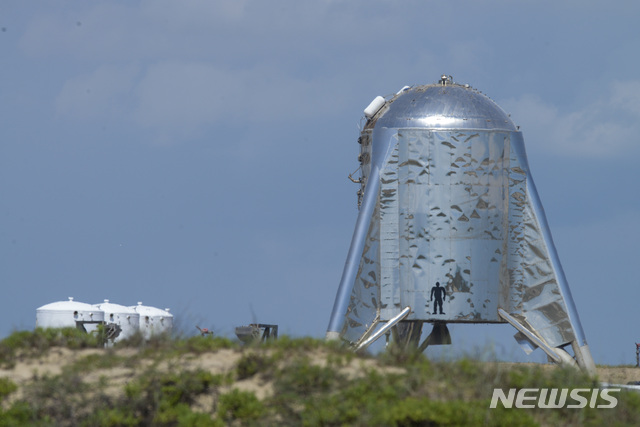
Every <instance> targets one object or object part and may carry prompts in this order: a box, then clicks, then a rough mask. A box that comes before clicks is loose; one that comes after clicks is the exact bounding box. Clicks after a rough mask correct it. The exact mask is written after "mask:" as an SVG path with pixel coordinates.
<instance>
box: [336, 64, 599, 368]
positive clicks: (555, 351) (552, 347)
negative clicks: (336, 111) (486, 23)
mask: <svg viewBox="0 0 640 427" xmlns="http://www.w3.org/2000/svg"><path fill="white" fill-rule="evenodd" d="M365 118H366V124H365V126H364V128H363V130H362V132H361V134H360V137H359V139H358V142H359V144H360V156H359V161H360V177H359V179H357V180H356V179H353V178H352V180H354V181H356V182H358V183H359V184H360V186H361V188H360V190H359V191H358V206H359V209H360V212H359V215H358V219H357V222H356V227H355V231H354V234H353V238H352V241H351V247H350V249H349V253H348V256H347V260H346V263H345V267H344V272H343V275H342V279H341V281H340V286H339V288H338V293H337V295H336V300H335V304H334V307H333V312H332V313H331V319H330V322H329V327H328V330H327V338H328V339H337V338H342V339H343V340H346V341H348V342H350V343H352V344H353V345H354V346H356V347H358V348H363V347H366V346H368V345H369V344H370V343H371V342H373V341H374V340H376V339H377V338H379V337H380V336H382V335H383V334H385V333H391V332H392V333H393V336H394V338H395V339H396V340H397V341H400V342H402V343H403V344H404V345H411V344H413V345H416V346H419V348H421V349H424V348H426V347H427V346H428V345H430V344H446V343H449V342H450V337H449V334H448V330H447V327H446V324H447V323H510V324H511V325H512V326H514V328H516V330H517V333H516V339H517V340H518V342H519V343H520V344H521V345H523V347H525V349H526V351H527V352H529V351H532V350H533V349H535V348H541V349H542V350H543V351H544V352H545V353H546V354H547V355H548V357H549V358H550V359H551V360H554V361H556V362H558V363H566V364H577V365H579V366H580V367H582V368H583V369H585V370H587V371H589V372H595V365H594V362H593V359H592V357H591V353H590V351H589V347H588V346H587V342H586V339H585V335H584V332H583V330H582V326H581V324H580V319H579V317H578V312H577V310H576V308H575V305H574V303H573V299H572V297H571V292H570V290H569V285H568V283H567V280H566V278H565V275H564V273H563V271H562V266H561V265H560V261H559V259H558V255H557V253H556V249H555V247H554V244H553V240H552V238H551V233H550V231H549V226H548V224H547V220H546V218H545V214H544V210H543V208H542V204H541V203H540V198H539V197H538V193H537V191H536V187H535V185H534V182H533V178H532V176H531V172H530V170H529V165H528V162H527V155H526V152H525V147H524V140H523V137H522V133H521V132H520V131H519V130H518V127H517V126H516V125H515V124H514V123H513V121H512V120H511V119H510V117H509V116H508V115H507V114H506V113H505V112H504V111H503V110H502V109H501V108H500V107H499V106H498V105H497V104H495V103H494V102H493V101H492V100H491V99H489V98H488V97H487V96H485V95H483V94H482V93H480V92H479V91H477V90H475V89H473V88H471V87H470V86H469V85H460V84H457V83H454V82H453V80H452V78H451V77H450V76H442V77H441V79H440V80H439V81H438V82H437V83H436V84H431V85H424V86H414V87H408V86H406V87H404V88H403V89H402V90H400V91H399V92H398V93H397V94H395V95H394V96H392V97H388V98H387V99H385V98H382V97H377V98H376V99H375V100H374V101H373V102H372V103H371V104H370V105H369V106H368V107H367V109H365ZM424 323H431V324H433V326H434V327H433V331H432V332H431V334H430V335H429V336H427V338H426V339H425V340H424V341H423V342H422V343H420V337H421V333H422V326H423V324H424ZM527 349H528V350H527ZM567 350H570V351H571V353H573V354H571V353H570V352H569V351H567Z"/></svg>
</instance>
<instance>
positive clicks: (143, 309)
mask: <svg viewBox="0 0 640 427" xmlns="http://www.w3.org/2000/svg"><path fill="white" fill-rule="evenodd" d="M131 308H132V309H134V310H135V311H136V313H138V314H139V315H140V316H149V317H173V314H171V313H169V309H168V308H166V309H164V310H161V309H159V308H156V307H150V306H147V305H142V303H141V302H139V303H138V305H135V306H133V307H131Z"/></svg>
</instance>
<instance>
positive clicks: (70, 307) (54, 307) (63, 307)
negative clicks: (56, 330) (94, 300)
mask: <svg viewBox="0 0 640 427" xmlns="http://www.w3.org/2000/svg"><path fill="white" fill-rule="evenodd" d="M36 311H95V312H99V311H101V310H100V309H99V308H97V307H95V306H93V305H91V304H86V303H84V302H79V301H74V300H73V298H72V297H69V300H68V301H58V302H52V303H50V304H46V305H43V306H42V307H40V308H38V309H36Z"/></svg>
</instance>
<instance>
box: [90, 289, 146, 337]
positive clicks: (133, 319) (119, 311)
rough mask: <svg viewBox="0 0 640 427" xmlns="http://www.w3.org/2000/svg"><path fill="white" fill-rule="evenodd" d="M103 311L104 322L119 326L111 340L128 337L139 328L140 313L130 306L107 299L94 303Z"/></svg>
mask: <svg viewBox="0 0 640 427" xmlns="http://www.w3.org/2000/svg"><path fill="white" fill-rule="evenodd" d="M95 306H96V307H97V308H98V309H100V310H102V311H103V312H104V322H105V323H106V324H107V325H109V324H116V325H118V326H120V332H119V333H118V335H117V336H116V337H115V338H114V339H113V342H118V341H120V340H123V339H126V338H129V337H131V336H133V335H134V334H135V333H136V332H138V330H139V329H140V315H139V314H138V313H137V312H136V311H135V310H134V309H133V308H131V307H126V306H124V305H120V304H113V303H110V302H109V300H108V299H106V300H104V302H103V303H100V304H96V305H95Z"/></svg>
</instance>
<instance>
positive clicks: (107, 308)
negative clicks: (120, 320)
mask: <svg viewBox="0 0 640 427" xmlns="http://www.w3.org/2000/svg"><path fill="white" fill-rule="evenodd" d="M94 306H95V307H98V308H99V309H100V310H102V311H104V312H105V313H118V314H134V315H137V314H138V313H137V312H136V311H135V310H134V309H133V308H131V307H127V306H124V305H120V304H114V303H111V302H109V300H108V299H106V300H104V302H102V303H99V304H94Z"/></svg>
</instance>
